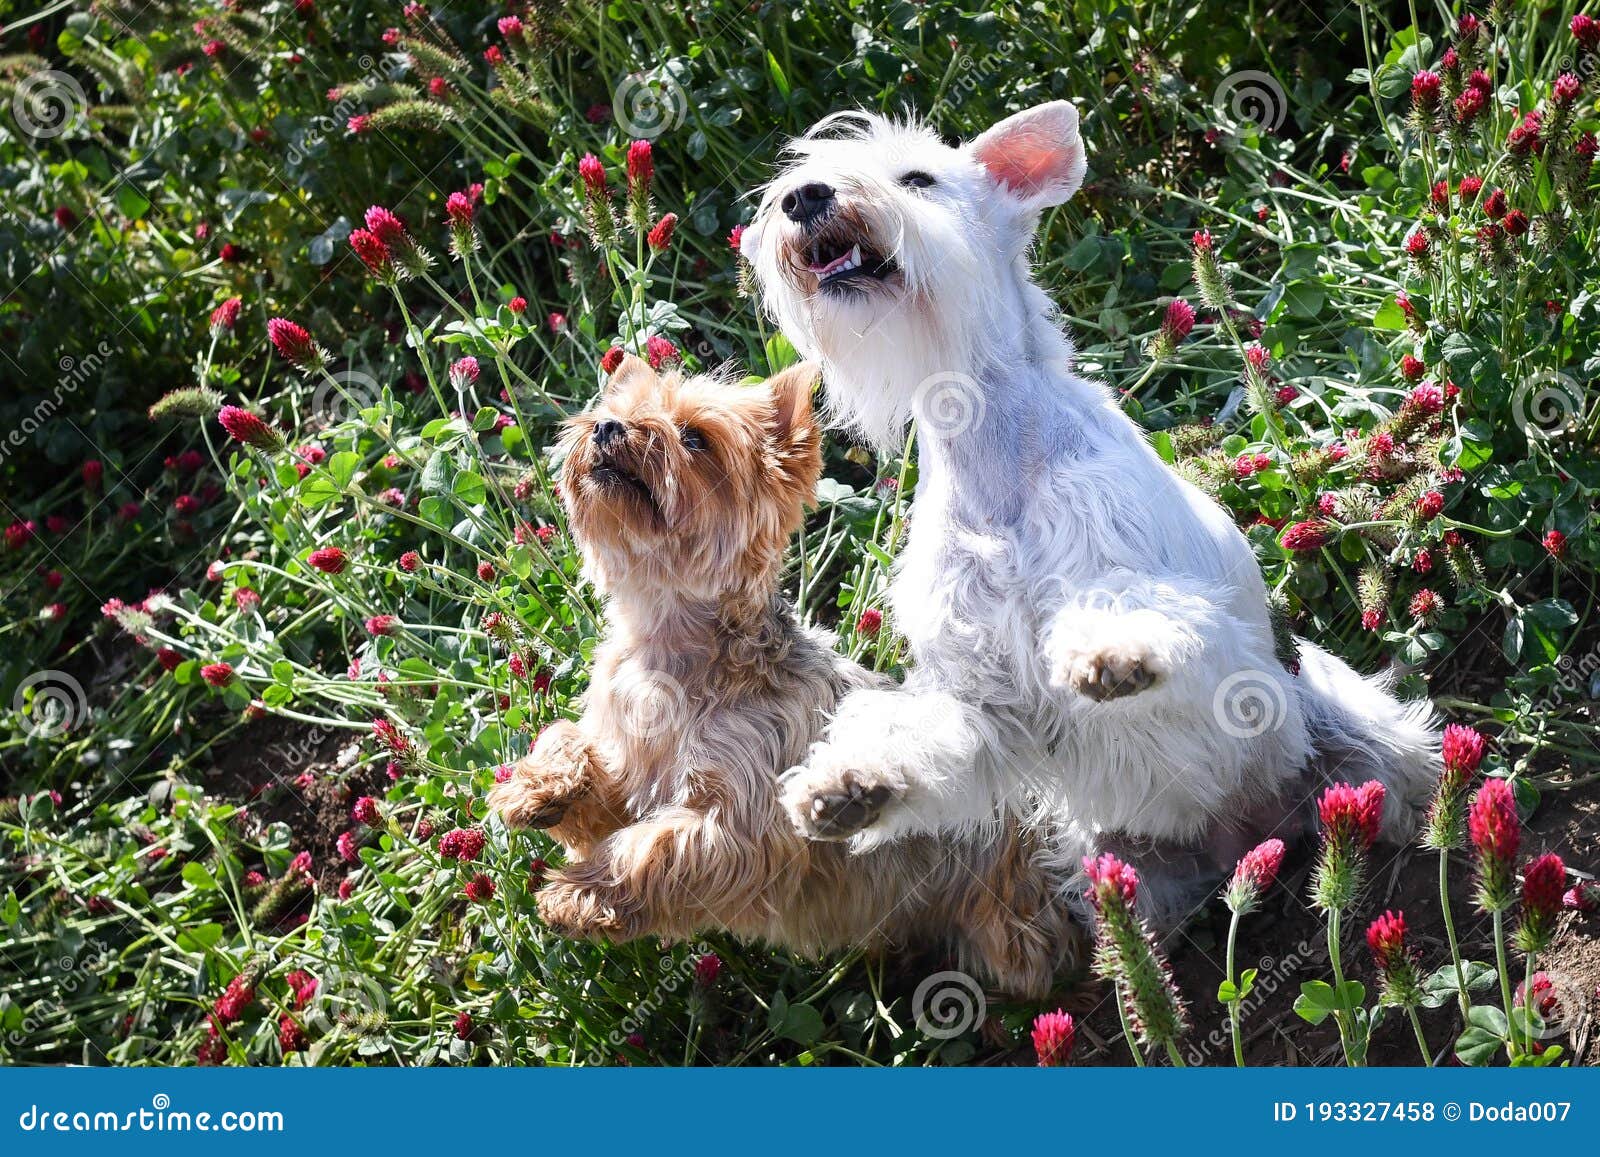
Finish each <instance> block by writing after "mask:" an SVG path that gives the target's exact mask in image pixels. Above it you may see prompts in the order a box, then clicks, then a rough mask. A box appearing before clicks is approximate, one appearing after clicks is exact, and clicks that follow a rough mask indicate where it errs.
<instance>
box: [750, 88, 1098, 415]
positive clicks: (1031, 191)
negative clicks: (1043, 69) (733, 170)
mask: <svg viewBox="0 0 1600 1157" xmlns="http://www.w3.org/2000/svg"><path fill="white" fill-rule="evenodd" d="M786 153H787V155H788V157H789V160H788V161H787V163H786V164H785V165H784V167H783V169H782V170H781V171H780V172H779V174H778V175H777V177H776V178H774V179H773V181H772V182H771V184H770V185H768V186H767V188H766V190H765V192H764V194H763V196H762V199H761V206H760V209H759V210H758V211H757V213H756V218H755V221H754V222H753V223H752V224H751V225H750V226H749V228H747V229H746V230H745V233H744V237H743V240H742V241H741V243H740V250H741V252H742V253H743V254H744V256H745V257H746V258H747V259H748V260H749V261H750V263H751V265H752V266H753V267H754V268H755V271H756V277H757V280H758V282H759V284H760V286H761V291H762V297H763V300H764V302H765V304H766V307H767V309H768V310H769V311H770V312H771V313H772V315H773V317H774V318H775V319H776V321H777V322H778V324H779V325H780V326H781V327H782V329H783V331H784V333H785V334H787V335H788V337H789V338H790V340H792V341H793V342H794V343H795V345H796V346H797V347H798V348H799V349H800V350H801V351H802V352H803V353H804V354H805V355H806V356H807V357H811V358H814V359H817V360H820V361H822V362H823V363H824V364H825V365H826V366H827V367H828V369H829V370H830V371H832V372H831V373H830V374H829V381H830V387H831V388H830V401H831V404H832V405H833V406H834V407H835V408H836V409H838V410H840V411H842V415H841V416H842V417H844V418H845V419H846V420H847V421H849V422H850V423H851V424H852V425H854V426H856V427H857V428H859V429H860V430H861V431H862V432H863V433H865V434H866V435H867V436H868V437H870V438H872V439H873V440H874V441H875V442H878V443H879V444H883V445H892V444H894V443H895V442H896V441H897V440H898V439H899V437H900V436H901V433H902V431H903V428H904V425H905V421H906V419H907V417H908V416H909V415H910V414H911V412H912V407H913V401H914V399H913V397H912V392H914V390H915V388H916V387H917V385H918V383H920V382H925V381H927V380H928V379H929V377H930V376H934V377H937V376H939V375H949V374H951V373H965V372H970V371H971V369H972V367H973V364H974V357H975V353H976V355H977V356H981V351H982V348H983V347H984V345H985V344H986V343H985V342H984V341H983V338H984V335H988V336H989V337H990V338H991V339H992V338H993V337H994V336H995V328H994V327H995V326H997V325H1001V326H1007V327H1008V328H1009V329H1010V330H1013V331H1015V330H1018V329H1020V328H1021V327H1023V326H1024V325H1025V324H1027V322H1028V318H1027V317H1026V316H1024V315H1026V314H1028V313H1031V312H1032V311H1033V305H1034V303H1032V302H1029V301H1027V300H1025V299H1024V298H1023V297H1022V292H1023V291H1022V282H1023V281H1024V280H1025V278H1026V267H1025V265H1024V264H1023V256H1024V254H1025V252H1026V250H1027V247H1028V244H1029V242H1030V240H1031V239H1032V237H1033V233H1034V230H1035V229H1036V227H1037V225H1038V221H1039V214H1040V212H1041V211H1042V210H1044V209H1045V208H1047V207H1049V206H1051V205H1059V204H1061V203H1062V202H1064V201H1066V200H1067V199H1068V198H1070V197H1071V196H1072V195H1073V193H1075V192H1076V191H1077V189H1078V186H1079V185H1081V184H1082V183H1083V176H1084V169H1085V164H1086V162H1085V156H1084V148H1083V141H1082V139H1081V138H1080V137H1079V134H1078V114H1077V110H1076V109H1074V108H1073V107H1072V105H1070V104H1068V103H1067V102H1065V101H1053V102H1051V103H1049V104H1044V105H1040V106H1038V107H1037V108H1033V109H1029V110H1028V111H1027V112H1022V113H1018V114H1016V115H1015V116H1012V117H1008V118H1007V119H1006V120H1004V121H1001V122H1000V123H999V124H997V125H995V126H994V127H993V128H991V129H989V130H988V131H987V132H985V133H983V134H982V135H981V136H979V137H978V138H977V139H976V140H973V141H971V142H969V143H967V144H965V145H963V146H962V147H960V148H952V147H950V146H949V145H946V144H944V143H943V142H942V141H940V140H939V138H938V137H937V136H936V135H935V134H934V133H933V132H932V131H931V130H929V129H927V128H925V127H923V126H921V125H918V124H915V123H909V122H896V121H890V120H886V119H884V118H882V117H878V116H874V115H872V114H868V113H838V114H835V115H833V116H830V117H827V118H826V119H824V120H822V121H820V122H818V123H817V124H816V125H814V126H813V127H812V128H811V130H810V131H809V132H807V133H806V135H805V136H803V137H801V138H799V139H797V140H795V141H792V142H790V144H789V145H788V147H787V149H786Z"/></svg>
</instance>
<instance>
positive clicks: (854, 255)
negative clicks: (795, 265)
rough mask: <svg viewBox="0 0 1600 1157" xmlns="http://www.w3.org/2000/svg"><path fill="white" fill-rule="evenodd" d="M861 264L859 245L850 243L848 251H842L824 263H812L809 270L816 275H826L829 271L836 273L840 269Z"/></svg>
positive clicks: (852, 267) (851, 267)
mask: <svg viewBox="0 0 1600 1157" xmlns="http://www.w3.org/2000/svg"><path fill="white" fill-rule="evenodd" d="M860 264H861V246H859V245H852V246H851V247H850V252H848V253H842V254H840V255H839V256H838V257H835V258H834V259H833V260H832V261H830V262H828V264H826V265H813V266H811V267H810V268H811V272H812V273H815V274H816V275H817V276H818V277H826V276H828V274H830V273H838V272H839V271H840V270H842V269H854V268H855V267H856V266H858V265H860Z"/></svg>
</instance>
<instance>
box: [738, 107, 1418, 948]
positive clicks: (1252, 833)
mask: <svg viewBox="0 0 1600 1157" xmlns="http://www.w3.org/2000/svg"><path fill="white" fill-rule="evenodd" d="M789 152H790V159H789V162H788V163H787V164H786V165H785V167H784V168H783V169H782V171H781V172H780V174H779V175H778V176H777V178H776V179H775V180H774V181H773V182H772V183H771V185H770V186H769V187H768V188H767V189H766V191H765V193H764V196H763V198H762V201H761V205H760V209H759V211H758V213H757V216H756V219H755V221H754V222H753V224H752V225H751V226H750V227H749V228H748V229H747V230H746V231H745V233H744V237H743V241H742V246H741V247H742V251H743V253H744V255H745V256H746V257H747V258H748V259H749V261H750V262H751V263H752V265H753V266H754V269H755V272H756V275H757V279H758V282H759V284H760V287H761V291H762V296H763V301H764V304H765V306H766V308H767V309H768V310H769V311H770V313H771V314H772V315H773V316H774V317H775V318H776V320H777V321H778V323H779V324H780V325H781V327H782V329H783V331H784V333H785V334H786V335H787V336H788V337H789V338H790V339H791V340H792V341H793V342H794V343H795V345H796V346H797V347H798V348H799V349H800V350H801V351H802V352H803V353H804V354H805V355H806V356H807V357H810V358H814V359H816V360H818V361H820V362H821V363H822V364H823V367H824V377H825V381H826V384H827V389H828V397H829V403H830V405H831V406H832V407H833V408H834V410H835V413H836V415H837V416H838V417H839V418H840V419H841V420H843V421H844V422H846V423H847V424H849V425H851V426H853V427H854V428H856V429H858V430H859V431H861V432H862V433H863V434H864V435H865V436H866V437H868V438H869V439H871V440H872V441H873V442H874V443H876V444H877V445H879V446H881V447H894V446H896V445H898V444H899V443H900V441H901V439H902V437H903V433H904V428H905V426H906V424H907V422H908V420H909V419H911V418H913V417H914V418H916V419H917V453H918V467H919V477H918V481H917V490H916V495H915V501H914V505H913V510H912V516H911V527H910V535H909V539H908V542H907V545H906V548H905V550H904V553H903V556H902V557H901V559H900V560H899V562H898V567H897V573H896V575H895V577H894V580H893V585H892V589H891V591H890V600H891V606H892V610H893V616H894V618H893V621H894V623H895V625H896V626H897V627H898V628H899V630H900V631H901V632H902V633H903V634H904V635H905V637H906V639H907V641H908V643H909V645H910V649H911V653H912V656H913V659H914V666H913V669H912V670H911V673H910V675H909V677H908V678H907V680H906V683H905V686H904V687H903V688H902V689H899V690H861V691H857V692H855V693H853V694H851V695H850V696H849V697H848V698H847V699H846V700H845V701H844V702H843V703H842V705H841V706H840V709H839V711H838V713H837V715H836V717H835V718H834V719H833V721H832V723H831V726H830V727H829V729H828V731H827V733H826V735H825V737H824V738H823V739H822V740H821V741H819V742H818V743H817V745H816V746H815V747H814V748H813V749H812V751H811V753H810V755H809V757H808V759H807V762H806V763H805V764H804V765H803V766H801V767H798V768H795V769H794V770H793V771H792V772H791V773H790V774H789V776H788V778H787V780H786V796H785V802H786V806H787V807H788V808H789V810H790V813H791V815H792V816H793V818H794V820H795V822H796V824H797V825H799V826H800V828H801V829H802V831H805V832H806V833H807V834H809V835H812V836H813V837H815V838H840V837H841V836H845V835H850V836H851V838H853V839H854V840H855V841H856V845H857V846H858V847H861V848H866V847H870V846H874V845H876V844H879V843H881V842H883V841H885V840H890V839H894V838H897V837H899V836H902V835H904V834H907V833H911V832H919V831H927V830H935V829H943V830H962V829H969V828H971V827H973V826H975V825H979V824H982V823H985V822H987V821H989V820H990V819H992V818H993V816H994V815H995V807H996V805H997V804H998V805H999V806H1000V807H1003V808H1005V809H1007V810H1012V811H1018V812H1023V813H1030V812H1038V811H1041V810H1042V811H1047V812H1052V813H1054V814H1055V818H1056V819H1057V820H1058V821H1059V819H1060V818H1061V815H1062V813H1063V809H1064V810H1065V814H1067V815H1070V816H1071V817H1072V819H1073V821H1075V822H1076V823H1077V824H1079V825H1081V828H1082V829H1083V830H1084V831H1085V832H1086V833H1087V834H1090V835H1092V836H1093V837H1094V838H1095V839H1096V840H1097V841H1098V842H1099V843H1100V844H1102V845H1104V846H1114V847H1117V848H1118V849H1119V850H1122V851H1123V852H1125V853H1131V854H1133V855H1134V858H1135V860H1136V861H1139V860H1140V857H1141V855H1142V857H1143V862H1141V867H1142V868H1143V869H1144V870H1145V871H1146V873H1147V875H1148V874H1151V869H1152V866H1153V865H1154V866H1155V867H1156V871H1155V874H1157V875H1159V874H1160V868H1159V865H1160V864H1161V863H1163V862H1164V863H1165V864H1166V865H1167V866H1168V868H1169V869H1170V871H1169V872H1168V873H1167V875H1168V876H1170V877H1172V878H1174V879H1175V880H1179V881H1181V880H1182V879H1183V878H1185V877H1194V878H1196V879H1199V878H1202V877H1204V878H1205V879H1206V884H1205V886H1206V887H1209V886H1210V882H1211V881H1212V880H1214V875H1215V872H1217V871H1220V870H1222V869H1224V868H1226V867H1231V866H1232V857H1234V856H1236V855H1237V854H1239V853H1240V852H1242V851H1243V850H1246V849H1247V848H1248V847H1249V846H1250V844H1251V843H1253V842H1254V841H1255V840H1256V839H1259V838H1261V837H1262V836H1263V835H1265V834H1266V833H1267V832H1268V831H1271V830H1273V829H1275V828H1280V827H1283V826H1284V825H1285V821H1286V820H1288V819H1289V817H1291V816H1294V815H1303V814H1304V808H1303V805H1304V803H1305V802H1306V801H1307V800H1308V798H1309V797H1310V796H1311V794H1312V793H1313V792H1314V791H1315V790H1316V788H1317V787H1318V786H1320V784H1321V782H1324V781H1325V780H1327V779H1330V778H1332V779H1345V780H1350V781H1352V782H1361V781H1363V780H1366V779H1369V778H1377V779H1380V780H1382V781H1383V782H1384V783H1385V784H1386V786H1387V788H1388V808H1387V812H1386V817H1385V822H1386V835H1388V836H1389V837H1390V838H1394V839H1403V838H1405V837H1406V836H1407V835H1409V833H1410V831H1411V830H1412V826H1413V823H1414V816H1415V812H1416V809H1417V808H1418V807H1419V806H1420V805H1421V804H1422V803H1423V802H1425V799H1426V796H1427V795H1428V793H1429V789H1430V787H1431V784H1432V783H1433V782H1434V778H1435V774H1436V759H1437V755H1436V753H1437V739H1436V736H1435V734H1434V732H1433V730H1432V726H1431V714H1432V713H1431V709H1430V708H1429V706H1428V705H1427V704H1426V703H1416V704H1410V705H1402V704H1401V703H1399V702H1397V701H1396V700H1394V699H1393V698H1392V697H1391V696H1390V695H1389V693H1388V688H1387V685H1386V684H1385V683H1383V682H1381V681H1379V680H1364V679H1362V678H1361V677H1360V676H1358V675H1357V674H1356V673H1355V672H1354V671H1352V670H1351V669H1350V668H1349V667H1347V666H1346V665H1345V664H1344V663H1343V662H1341V661H1340V660H1338V659H1336V658H1334V657H1333V656H1331V655H1329V654H1328V653H1327V652H1326V651H1324V650H1322V649H1321V648H1319V647H1316V646H1315V645H1313V644H1311V643H1308V642H1305V641H1299V644H1298V646H1299V659H1298V671H1297V672H1292V671H1291V670H1289V669H1287V668H1286V667H1285V665H1284V663H1283V662H1282V661H1280V659H1279V658H1278V657H1277V656H1276V655H1275V652H1274V635H1273V629H1272V625H1271V622H1270V619H1269V613H1268V600H1267V592H1266V589H1265V585H1264V583H1263V581H1262V578H1261V574H1260V571H1259V569H1258V567H1257V564H1256V560H1255V558H1254V556H1253V555H1252V553H1251V549H1250V546H1249V544H1248V542H1247V540H1246V539H1245V537H1244V535H1243V534H1242V533H1241V532H1240V531H1239V530H1238V528H1237V527H1235V525H1234V524H1233V522H1232V521H1231V520H1230V518H1229V517H1228V515H1227V514H1226V513H1225V512H1224V511H1223V510H1222V509H1221V508H1220V507H1218V506H1217V505H1216V504H1215V503H1213V502H1212V501H1211V500H1210V499H1209V498H1207V497H1206V496H1205V495H1204V494H1202V493H1201V492H1200V491H1199V490H1197V489H1196V488H1194V487H1193V486H1191V485H1189V484H1188V483H1187V482H1186V481H1184V480H1183V479H1182V478H1180V477H1178V475H1177V474H1175V473H1174V472H1172V471H1171V470H1169V469H1168V468H1167V467H1166V465H1165V464H1164V463H1162V461H1161V460H1160V459H1159V458H1158V457H1157V455H1156V454H1155V452H1154V451H1153V450H1152V449H1151V447H1150V446H1149V445H1148V444H1147V443H1146V440H1145V437H1144V435H1143V433H1142V432H1141V431H1140V430H1139V429H1138V427H1136V426H1135V425H1134V424H1133V422H1131V421H1130V420H1129V419H1128V418H1127V417H1126V416H1125V415H1124V414H1123V412H1122V410H1121V409H1120V408H1119V407H1118V405H1117V404H1116V402H1115V401H1114V400H1113V398H1112V397H1111V396H1110V393H1109V391H1108V390H1107V389H1106V388H1105V387H1104V386H1102V385H1100V384H1097V383H1094V382H1089V381H1086V380H1084V379H1083V378H1080V377H1078V376H1076V374H1075V373H1074V372H1073V368H1072V363H1073V347H1072V344H1071V342H1070V340H1069V339H1068V337H1067V336H1066V334H1065V333H1064V332H1063V330H1062V327H1061V325H1060V323H1059V321H1058V320H1057V318H1056V317H1055V311H1054V310H1053V308H1052V307H1051V304H1050V302H1049V300H1048V299H1047V298H1046V296H1045V295H1044V293H1043V292H1042V291H1041V290H1040V289H1039V288H1038V287H1037V286H1036V285H1034V284H1033V282H1032V280H1031V279H1030V275H1029V270H1028V261H1027V251H1028V248H1029V245H1030V242H1031V239H1032V237H1033V234H1034V232H1035V230H1036V228H1037V225H1038V222H1039V216H1040V213H1041V211H1042V210H1043V209H1044V208H1046V207H1048V206H1053V205H1058V204H1061V203H1062V202H1065V201H1066V200H1067V199H1068V198H1070V197H1071V196H1072V195H1073V193H1074V192H1075V191H1076V190H1077V189H1078V187H1079V185H1080V184H1081V183H1082V181H1083V176H1084V171H1085V154H1084V147H1083V143H1082V140H1081V139H1080V136H1079V132H1078V117H1077V113H1076V111H1075V110H1074V109H1073V107H1072V106H1071V105H1070V104H1068V103H1066V102H1060V101H1058V102H1054V103H1051V104H1046V105H1042V106H1040V107H1037V108H1034V109H1032V110H1029V111H1027V112H1023V113H1019V114H1017V115H1015V116H1012V117H1010V118H1009V119H1007V120H1005V121H1004V122H1002V123H1000V124H998V125H996V126H995V127H994V128H992V129H990V130H989V131H988V132H985V133H984V134H982V135H981V136H979V137H978V138H977V139H976V140H974V141H972V142H970V143H968V144H966V145H965V146H963V147H960V148H952V147H949V146H947V145H945V144H943V143H942V142H941V141H940V140H939V139H938V138H937V137H936V136H935V135H934V134H933V133H932V132H931V131H929V130H928V129H926V128H923V127H920V126H918V125H915V124H904V123H894V122H890V121H887V120H884V119H881V118H879V117H876V116H871V115H867V114H840V115H838V116H835V117H830V118H828V120H826V121H824V122H822V123H820V124H819V125H817V126H816V127H814V128H813V129H812V130H811V132H810V133H808V134H807V135H806V136H805V137H803V138H801V139H799V140H796V141H794V142H792V143H791V145H790V148H789ZM1293 665H1294V664H1291V666H1293ZM885 788H886V789H887V797H888V802H887V803H885V804H884V806H883V807H882V808H881V810H879V811H878V812H877V813H876V814H875V815H872V814H871V813H870V812H869V813H868V814H869V822H868V823H867V825H866V826H865V827H863V828H862V829H861V830H859V831H855V832H854V833H853V835H852V833H850V832H846V831H842V830H840V828H841V825H839V824H838V823H835V822H833V821H834V818H835V816H836V815H837V814H838V813H840V812H841V811H846V810H847V812H848V814H850V815H852V816H858V815H860V814H862V811H863V809H861V808H860V807H859V806H855V807H850V808H848V809H845V808H844V804H845V803H847V802H850V801H859V800H860V799H861V798H863V796H865V795H866V794H867V793H869V792H870V793H871V794H872V797H873V798H874V799H877V798H880V797H882V796H884V795H885V792H884V791H883V790H882V789H885ZM873 789H878V790H876V791H874V790H873ZM1293 826H1295V827H1297V826H1298V821H1294V825H1293ZM1286 830H1287V829H1286ZM1280 834H1282V833H1281V832H1280ZM1076 850H1077V849H1074V852H1076ZM1066 851H1067V849H1065V848H1064V849H1063V852H1064V853H1065V852H1066ZM1182 891H1183V889H1181V888H1179V889H1176V890H1169V894H1168V895H1169V899H1170V900H1171V902H1172V903H1173V904H1177V903H1180V902H1182V903H1187V902H1189V901H1190V900H1192V899H1193V898H1194V896H1193V890H1192V889H1191V890H1190V894H1189V895H1187V896H1184V897H1183V898H1182V900H1181V901H1180V899H1179V893H1181V892H1182ZM1155 903H1157V904H1158V905H1159V904H1160V900H1156V901H1155ZM1152 914H1153V915H1154V914H1156V913H1152ZM1174 914H1175V913H1174ZM1158 918H1159V917H1158Z"/></svg>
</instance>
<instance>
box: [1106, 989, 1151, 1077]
mask: <svg viewBox="0 0 1600 1157" xmlns="http://www.w3.org/2000/svg"><path fill="white" fill-rule="evenodd" d="M1112 987H1113V990H1114V992H1115V994H1116V998H1117V1019H1118V1020H1120V1021H1121V1022H1122V1039H1123V1040H1125V1041H1127V1042H1128V1051H1129V1052H1130V1053H1132V1054H1133V1063H1134V1064H1136V1065H1138V1066H1139V1067H1140V1068H1141V1069H1142V1068H1144V1054H1143V1053H1141V1052H1140V1051H1139V1042H1138V1041H1136V1040H1134V1039H1133V1026H1132V1025H1131V1024H1129V1023H1128V1006H1127V1002H1126V1001H1124V1000H1123V999H1122V985H1121V984H1116V985H1113V986H1112Z"/></svg>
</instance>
